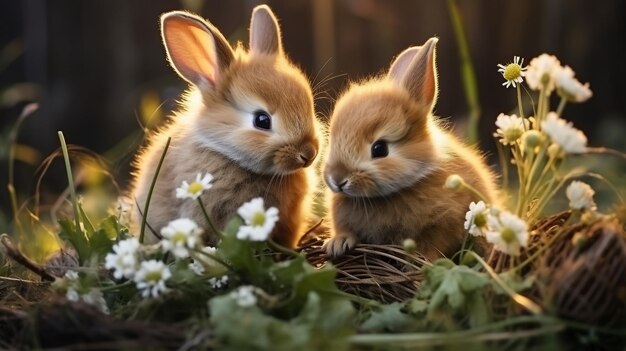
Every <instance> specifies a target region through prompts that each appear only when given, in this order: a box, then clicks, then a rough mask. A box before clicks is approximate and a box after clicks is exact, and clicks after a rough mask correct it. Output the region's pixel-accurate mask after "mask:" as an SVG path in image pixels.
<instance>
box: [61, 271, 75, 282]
mask: <svg viewBox="0 0 626 351" xmlns="http://www.w3.org/2000/svg"><path fill="white" fill-rule="evenodd" d="M64 277H65V279H67V280H69V281H76V280H78V273H77V272H76V271H72V270H69V271H67V272H65V275H64Z"/></svg>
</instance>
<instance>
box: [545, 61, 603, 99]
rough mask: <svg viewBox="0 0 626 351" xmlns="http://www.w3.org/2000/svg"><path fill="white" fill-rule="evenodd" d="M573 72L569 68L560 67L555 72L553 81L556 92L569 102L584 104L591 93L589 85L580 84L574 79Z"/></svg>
mask: <svg viewBox="0 0 626 351" xmlns="http://www.w3.org/2000/svg"><path fill="white" fill-rule="evenodd" d="M574 74H575V73H574V71H573V70H572V69H571V68H570V67H569V66H565V67H561V68H559V69H557V70H556V73H555V75H554V80H555V83H556V92H557V93H558V94H559V95H560V96H561V97H563V98H564V99H566V100H567V101H570V102H584V101H587V100H589V98H590V97H591V95H593V94H592V92H591V89H589V83H585V84H582V83H580V82H579V81H578V79H576V78H574Z"/></svg>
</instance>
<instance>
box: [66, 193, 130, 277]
mask: <svg viewBox="0 0 626 351" xmlns="http://www.w3.org/2000/svg"><path fill="white" fill-rule="evenodd" d="M79 213H80V218H81V221H80V223H81V224H82V226H81V228H76V225H75V222H74V221H73V220H68V219H62V220H60V221H59V226H60V229H61V230H60V232H59V237H60V238H61V239H63V240H65V241H67V242H69V243H70V244H71V246H72V247H73V248H74V249H76V252H77V253H78V261H79V263H80V264H81V265H82V264H84V263H86V262H88V261H89V260H92V259H94V258H96V259H102V258H103V257H104V256H105V255H106V254H107V253H109V252H110V251H111V248H112V247H113V241H114V240H115V239H118V237H120V236H125V235H127V229H126V228H125V227H123V226H122V225H121V224H120V223H119V222H118V220H117V218H116V217H115V216H109V217H107V218H105V219H104V220H102V221H101V222H100V223H99V226H98V227H97V228H95V227H94V225H93V224H92V223H91V220H90V219H89V217H87V215H86V214H85V212H84V210H83V208H82V206H81V205H80V204H79Z"/></svg>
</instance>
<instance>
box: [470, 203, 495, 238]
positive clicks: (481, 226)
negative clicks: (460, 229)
mask: <svg viewBox="0 0 626 351" xmlns="http://www.w3.org/2000/svg"><path fill="white" fill-rule="evenodd" d="M488 216H489V209H488V208H487V205H486V204H485V202H484V201H478V203H476V202H474V201H472V203H470V205H469V211H467V213H466V214H465V223H464V226H465V229H466V230H467V231H468V232H469V233H470V234H472V235H473V236H481V235H483V234H484V231H485V230H486V229H487V217H488Z"/></svg>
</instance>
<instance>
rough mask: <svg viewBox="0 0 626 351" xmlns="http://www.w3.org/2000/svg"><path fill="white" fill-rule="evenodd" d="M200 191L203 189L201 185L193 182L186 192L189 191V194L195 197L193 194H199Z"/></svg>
mask: <svg viewBox="0 0 626 351" xmlns="http://www.w3.org/2000/svg"><path fill="white" fill-rule="evenodd" d="M202 189H204V187H203V186H202V184H201V183H198V182H193V183H191V184H189V188H187V191H189V193H191V194H194V195H195V194H197V193H199V192H201V191H202Z"/></svg>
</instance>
